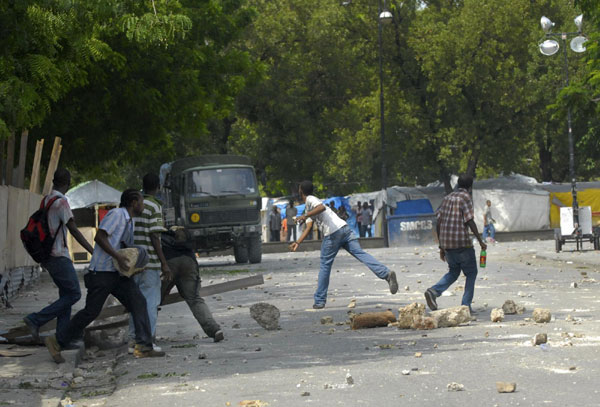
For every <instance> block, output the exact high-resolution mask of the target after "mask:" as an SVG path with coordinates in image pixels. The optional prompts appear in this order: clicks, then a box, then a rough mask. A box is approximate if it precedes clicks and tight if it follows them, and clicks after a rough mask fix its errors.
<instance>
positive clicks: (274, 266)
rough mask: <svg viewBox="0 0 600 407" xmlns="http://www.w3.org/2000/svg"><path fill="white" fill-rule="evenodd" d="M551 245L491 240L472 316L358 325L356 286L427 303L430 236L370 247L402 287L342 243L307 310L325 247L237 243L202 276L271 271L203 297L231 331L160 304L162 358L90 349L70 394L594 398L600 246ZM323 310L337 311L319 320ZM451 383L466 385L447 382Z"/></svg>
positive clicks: (224, 401)
mask: <svg viewBox="0 0 600 407" xmlns="http://www.w3.org/2000/svg"><path fill="white" fill-rule="evenodd" d="M553 249H554V243H553V241H536V242H511V243H498V244H496V245H494V246H491V245H490V246H489V249H488V264H487V268H485V269H480V271H479V275H478V279H477V284H476V291H475V302H474V304H473V308H474V310H475V312H476V315H475V317H476V320H474V321H472V322H471V323H469V324H468V325H463V326H459V327H455V328H440V329H435V330H430V331H416V330H399V329H397V328H395V327H382V328H373V329H364V330H355V331H353V330H351V329H350V328H349V325H347V323H346V322H347V321H348V311H349V308H348V304H349V303H350V302H351V300H352V299H355V300H356V308H355V309H353V311H354V312H355V313H360V312H372V311H382V310H386V309H391V310H393V311H394V312H397V310H398V308H400V307H403V306H406V305H408V304H410V303H412V302H420V303H425V301H424V298H423V292H424V290H425V289H426V288H427V287H429V286H431V285H433V284H434V283H435V282H436V281H437V280H438V279H439V278H440V277H441V276H442V275H443V274H444V272H445V270H446V264H445V263H443V262H441V261H440V260H439V258H438V257H437V255H438V253H437V250H436V249H435V248H434V247H420V248H401V249H397V248H390V249H369V252H370V253H371V254H373V255H374V256H375V257H376V258H377V259H379V260H380V261H382V262H383V263H385V264H386V265H388V267H390V268H391V269H392V270H395V271H396V273H397V275H398V282H399V285H400V290H399V292H398V294H396V295H391V294H390V293H389V290H388V286H387V283H386V282H385V281H383V280H379V279H377V278H376V277H375V276H374V275H373V274H372V273H371V272H370V271H369V270H368V269H367V268H366V267H364V266H362V265H361V264H360V263H359V262H358V261H356V260H355V259H354V258H352V257H351V256H350V255H348V254H347V253H345V252H340V254H339V255H338V257H337V259H336V261H335V263H334V266H333V273H332V277H331V284H330V289H329V294H330V295H329V300H328V303H327V306H326V308H325V309H323V310H318V311H315V310H312V309H311V306H312V303H313V300H312V294H313V292H314V289H315V287H316V277H317V273H318V269H319V253H318V252H317V251H314V252H302V253H280V254H266V255H264V257H263V262H262V263H261V264H257V265H243V266H242V265H236V264H235V263H234V260H233V257H232V256H222V257H210V258H204V259H202V260H201V268H202V270H203V275H204V276H203V283H204V284H211V283H218V282H222V281H226V280H229V279H233V278H237V277H241V276H245V275H248V274H251V273H262V274H263V275H264V277H265V284H264V285H262V286H259V287H251V288H248V289H245V290H239V291H234V292H229V293H223V294H221V295H218V296H214V297H211V298H207V299H206V300H207V303H208V304H209V306H210V307H211V309H212V311H213V313H214V314H215V317H216V319H217V321H219V323H221V325H222V327H223V330H224V332H225V338H226V339H225V341H223V342H221V343H216V344H215V343H213V342H212V341H211V340H210V339H209V338H206V337H204V335H203V333H202V332H201V330H200V329H199V326H198V324H197V323H196V321H195V320H194V318H193V317H192V314H191V313H190V311H189V310H188V308H187V306H186V305H185V303H178V304H173V305H169V306H165V307H163V308H162V310H161V312H160V314H159V325H158V332H157V335H158V344H159V345H160V346H162V348H163V350H165V351H166V352H167V356H166V357H164V358H156V359H139V360H136V359H133V358H132V357H131V356H129V355H127V354H126V347H121V348H119V349H116V350H107V351H96V352H94V350H91V351H89V350H88V354H89V359H88V360H87V361H85V363H84V364H83V365H82V366H80V370H79V371H78V373H77V374H76V376H81V377H83V379H80V380H78V383H71V386H70V388H69V390H67V393H66V396H67V397H69V398H68V399H66V401H68V402H71V403H72V405H73V406H77V407H80V406H128V407H130V406H135V405H139V404H140V403H143V404H144V407H154V406H157V407H158V406H169V407H173V406H199V405H204V406H239V405H256V406H266V405H269V406H303V405H318V406H335V405H366V406H398V405H402V406H461V407H464V406H519V405H520V406H548V405H549V406H553V405H555V406H575V405H576V406H597V405H599V403H600V402H598V391H599V390H598V386H597V383H598V377H599V376H600V367H599V366H598V360H599V358H598V355H599V354H600V353H599V352H598V350H599V347H600V317H599V316H600V312H599V311H600V296H599V294H600V285H599V284H598V281H597V280H599V279H600V275H599V274H598V269H600V267H598V252H593V251H587V252H583V253H577V252H569V250H572V248H571V247H566V249H567V252H563V253H559V254H557V253H554V251H553ZM574 283H575V284H574ZM463 286H464V279H463V278H462V277H461V278H460V279H459V280H458V281H457V282H456V283H455V285H454V286H452V287H451V288H450V290H449V291H448V292H447V293H446V294H445V295H444V296H442V297H440V298H439V299H438V305H439V306H440V308H443V307H453V306H458V305H460V299H461V296H462V288H463ZM505 300H513V301H515V302H516V303H517V304H518V305H523V306H525V308H526V311H525V313H524V314H523V315H507V316H506V318H505V320H504V322H500V323H493V322H491V321H490V311H491V309H492V308H500V307H502V304H503V303H504V301H505ZM257 302H267V303H269V304H273V305H275V306H276V307H278V308H279V310H280V312H281V318H280V328H281V329H279V330H275V331H267V330H265V329H263V328H262V327H260V326H259V325H258V324H257V323H256V322H255V321H254V320H253V319H252V318H251V317H250V313H249V308H250V306H251V305H252V304H255V303H257ZM82 305H83V300H82V301H80V302H79V303H78V306H82ZM537 307H540V308H548V309H550V311H551V312H552V320H551V321H550V322H549V323H546V324H538V323H535V322H534V321H533V320H532V318H531V314H532V311H533V309H534V308H537ZM324 316H331V317H332V318H333V321H334V323H333V324H321V318H322V317H324ZM537 333H546V334H547V335H548V344H546V346H534V345H532V343H531V339H532V337H533V336H534V335H535V334H537ZM498 381H504V382H515V383H516V384H517V390H516V392H514V393H503V394H501V393H498V392H497V390H496V382H498ZM451 383H457V384H458V385H462V387H463V390H462V391H449V389H448V385H449V384H451ZM459 387H460V386H459ZM7 393H8V392H0V394H1V395H2V397H5V398H6V397H7ZM1 399H2V398H1V397H0V400H1ZM250 401H253V402H254V404H249V402H250ZM63 404H65V405H66V404H67V403H66V402H65V400H63ZM0 405H1V403H0Z"/></svg>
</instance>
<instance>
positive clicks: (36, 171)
mask: <svg viewBox="0 0 600 407" xmlns="http://www.w3.org/2000/svg"><path fill="white" fill-rule="evenodd" d="M43 150H44V139H41V140H38V141H37V143H35V156H34V157H33V168H32V169H31V180H30V181H29V191H30V192H33V193H35V194H39V191H40V163H41V161H42V151H43Z"/></svg>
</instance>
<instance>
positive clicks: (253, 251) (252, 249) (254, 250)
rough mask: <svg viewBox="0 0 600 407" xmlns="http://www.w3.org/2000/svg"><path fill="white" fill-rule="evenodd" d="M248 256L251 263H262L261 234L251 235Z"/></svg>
mask: <svg viewBox="0 0 600 407" xmlns="http://www.w3.org/2000/svg"><path fill="white" fill-rule="evenodd" d="M248 258H249V260H250V263H252V264H256V263H260V261H261V258H262V241H261V240H260V236H251V237H250V238H249V239H248Z"/></svg>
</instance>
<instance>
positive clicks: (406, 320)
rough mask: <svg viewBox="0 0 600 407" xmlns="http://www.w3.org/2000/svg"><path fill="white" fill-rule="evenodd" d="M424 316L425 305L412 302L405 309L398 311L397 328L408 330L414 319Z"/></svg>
mask: <svg viewBox="0 0 600 407" xmlns="http://www.w3.org/2000/svg"><path fill="white" fill-rule="evenodd" d="M424 315H425V304H418V303H416V302H413V303H412V304H410V305H407V306H406V307H402V308H400V309H398V328H400V329H410V328H411V327H412V325H413V321H414V319H415V317H419V316H424Z"/></svg>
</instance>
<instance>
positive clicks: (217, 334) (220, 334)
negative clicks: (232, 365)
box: [213, 329, 225, 342]
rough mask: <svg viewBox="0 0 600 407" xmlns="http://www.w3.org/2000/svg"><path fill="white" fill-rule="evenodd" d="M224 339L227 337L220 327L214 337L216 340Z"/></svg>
mask: <svg viewBox="0 0 600 407" xmlns="http://www.w3.org/2000/svg"><path fill="white" fill-rule="evenodd" d="M223 339H225V335H223V331H221V330H220V329H219V330H218V331H217V332H215V336H214V337H213V340H214V341H215V342H221V341H222V340H223Z"/></svg>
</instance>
